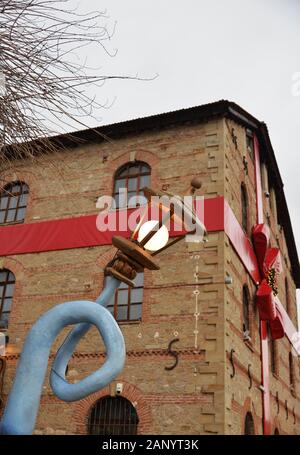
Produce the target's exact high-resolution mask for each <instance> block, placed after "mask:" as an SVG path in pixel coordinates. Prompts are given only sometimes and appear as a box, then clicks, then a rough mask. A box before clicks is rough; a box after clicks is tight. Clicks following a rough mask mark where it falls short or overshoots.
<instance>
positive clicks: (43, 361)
mask: <svg viewBox="0 0 300 455" xmlns="http://www.w3.org/2000/svg"><path fill="white" fill-rule="evenodd" d="M200 186H201V183H200V182H199V180H198V179H197V178H195V179H193V181H192V194H193V193H194V192H195V190H196V189H198V188H200ZM144 194H145V196H146V198H147V201H148V203H147V205H146V206H145V208H144V213H143V214H142V215H141V217H140V221H139V223H138V224H137V225H136V227H135V229H134V230H133V232H132V234H131V237H130V238H129V239H125V238H123V237H119V236H115V237H113V242H112V243H113V245H114V246H115V247H117V248H118V250H117V253H116V255H115V257H114V259H113V260H112V261H111V262H110V263H109V264H108V265H107V266H106V268H105V273H106V275H109V276H108V279H107V280H106V284H105V287H104V289H103V291H102V293H101V295H100V296H99V297H98V298H97V299H96V303H97V304H98V305H95V302H90V301H86V300H79V301H71V302H65V303H62V304H60V305H57V306H55V307H54V308H52V309H50V310H49V311H48V312H46V313H45V314H44V315H43V316H42V317H41V318H40V319H39V320H38V321H37V322H36V323H35V324H34V325H33V327H32V328H31V330H30V332H29V334H28V336H27V338H26V341H25V343H24V347H23V351H22V354H21V357H20V361H19V364H18V368H17V371H16V376H15V380H14V383H13V386H12V389H11V392H10V395H9V398H8V401H7V404H6V407H5V411H4V414H3V418H2V421H1V423H0V434H31V433H32V432H33V430H34V426H35V421H36V417H37V413H38V408H39V403H40V398H41V394H42V388H43V383H44V379H45V376H46V371H47V366H48V358H49V354H50V349H51V346H52V344H53V342H54V340H55V338H56V337H57V335H58V334H59V333H60V332H61V330H62V329H63V328H64V327H66V326H67V325H71V324H72V325H75V327H74V328H73V329H72V330H71V331H70V332H69V334H68V335H67V337H66V338H65V340H64V342H63V343H62V345H61V346H60V348H59V349H58V351H57V353H56V356H55V359H54V362H53V365H52V369H51V373H50V384H51V387H52V390H53V392H54V394H55V395H56V396H57V397H58V398H60V399H62V400H64V401H76V400H80V399H82V398H84V397H86V396H87V395H89V394H91V393H94V392H96V391H98V390H100V389H102V388H104V387H105V386H106V385H107V384H109V383H110V382H111V381H112V380H113V379H114V378H115V377H116V376H117V375H118V374H119V373H120V371H121V370H122V369H123V366H124V363H125V356H126V350H125V343H124V338H123V335H122V332H121V330H120V328H119V326H118V324H117V322H116V321H115V319H114V318H113V316H112V315H111V314H110V312H109V311H108V310H107V309H106V308H105V305H106V304H107V303H108V302H109V300H110V299H111V297H112V296H113V295H114V293H115V291H116V289H117V288H118V287H119V285H120V282H121V281H123V282H125V283H127V284H128V285H129V286H133V285H134V284H133V281H132V280H133V279H134V277H135V275H136V273H137V272H140V271H143V270H144V268H148V269H151V270H157V269H159V265H158V263H157V262H156V260H155V258H154V256H155V255H156V254H158V253H160V252H161V251H163V250H165V249H166V248H168V247H170V246H171V245H174V244H175V243H176V242H178V241H179V240H180V239H182V238H184V236H185V235H186V234H191V233H194V232H198V234H199V233H200V235H204V234H205V229H204V226H203V225H202V223H201V222H200V221H199V219H198V218H197V215H196V213H195V210H194V205H193V202H190V203H189V202H187V201H185V200H184V199H183V198H181V197H178V196H172V195H170V194H169V195H168V194H167V193H160V194H159V193H155V192H154V191H152V190H150V189H148V188H145V189H144ZM158 196H167V198H165V200H161V199H159V198H158ZM170 196H171V203H170V204H167V203H165V202H166V199H168V197H170ZM157 199H158V200H157ZM152 208H155V209H156V215H158V216H156V218H154V219H153V218H150V219H149V220H147V221H145V219H146V214H149V211H150V213H151V210H150V209H152ZM139 210H140V211H141V208H139ZM169 221H171V222H173V223H179V222H182V221H183V222H184V223H183V229H182V230H181V232H180V234H179V235H177V236H175V238H174V239H172V240H169V230H168V228H167V224H168V222H169ZM92 325H95V326H96V327H97V328H98V330H99V333H100V335H101V336H102V338H103V341H104V344H105V347H106V361H105V363H104V364H103V365H102V366H101V367H100V368H99V369H98V370H97V371H96V372H94V373H92V374H91V375H90V376H87V377H86V378H84V379H83V380H81V381H80V382H78V383H76V384H69V383H68V382H67V380H66V377H65V374H66V369H67V365H68V362H69V360H70V358H71V356H72V353H73V351H74V349H75V347H76V345H77V344H78V342H79V341H80V339H81V338H82V337H83V336H84V335H85V334H86V333H87V332H88V330H89V329H90V328H91V326H92Z"/></svg>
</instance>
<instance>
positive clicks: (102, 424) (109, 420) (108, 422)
mask: <svg viewBox="0 0 300 455" xmlns="http://www.w3.org/2000/svg"><path fill="white" fill-rule="evenodd" d="M138 422H139V419H138V415H137V412H136V410H135V408H134V406H133V405H132V404H131V403H130V401H128V400H126V398H123V397H110V396H107V397H103V398H101V399H100V400H99V401H97V402H96V404H95V405H94V406H93V408H92V409H91V412H90V415H89V419H88V434H91V435H135V434H137V427H138Z"/></svg>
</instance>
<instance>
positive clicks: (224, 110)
mask: <svg viewBox="0 0 300 455" xmlns="http://www.w3.org/2000/svg"><path fill="white" fill-rule="evenodd" d="M221 117H225V118H230V119H232V120H234V121H236V122H237V123H239V124H241V125H243V126H245V127H247V128H250V129H251V130H252V131H254V132H255V133H256V135H257V137H258V140H259V142H260V145H261V150H262V156H263V158H264V159H265V160H266V161H267V163H268V168H269V171H270V174H271V180H272V184H273V186H274V188H275V191H276V197H277V205H278V214H279V219H280V223H281V225H282V226H283V228H284V232H285V237H286V242H287V247H288V251H289V256H290V260H291V264H292V273H293V277H294V280H295V283H296V286H297V287H298V288H300V266H299V259H298V254H297V249H296V243H295V239H294V234H293V230H292V225H291V220H290V215H289V211H288V206H287V203H286V198H285V194H284V190H283V182H282V179H281V176H280V172H279V169H278V165H277V162H276V158H275V153H274V150H273V147H272V144H271V140H270V137H269V133H268V128H267V126H266V124H265V123H264V122H261V121H259V120H257V119H256V118H255V117H253V116H252V115H251V114H249V113H248V112H246V111H245V110H244V109H242V108H241V107H240V106H238V105H237V104H236V103H234V102H232V101H227V100H220V101H217V102H214V103H209V104H203V105H201V106H195V107H191V108H187V109H180V110H177V111H172V112H166V113H162V114H156V115H151V116H149V117H143V118H137V119H133V120H128V121H124V122H120V123H113V124H111V125H104V126H100V127H97V128H90V129H85V130H81V131H76V132H73V133H67V134H62V135H58V136H54V137H52V138H50V141H51V142H52V143H54V144H56V145H58V146H63V147H77V146H80V145H82V144H83V143H90V142H94V143H95V142H102V141H104V140H105V139H106V138H107V137H108V138H120V137H122V136H125V135H129V134H136V133H141V132H143V131H148V130H153V129H155V130H157V129H163V128H166V127H171V126H176V125H178V124H184V123H187V122H188V123H202V122H204V121H208V120H212V119H218V118H221Z"/></svg>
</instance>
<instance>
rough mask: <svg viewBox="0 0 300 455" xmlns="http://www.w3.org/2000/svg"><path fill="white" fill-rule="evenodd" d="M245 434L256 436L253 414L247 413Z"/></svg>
mask: <svg viewBox="0 0 300 455" xmlns="http://www.w3.org/2000/svg"><path fill="white" fill-rule="evenodd" d="M244 434H245V435H253V434H255V432H254V420H253V417H252V414H251V412H247V414H246V417H245V425H244Z"/></svg>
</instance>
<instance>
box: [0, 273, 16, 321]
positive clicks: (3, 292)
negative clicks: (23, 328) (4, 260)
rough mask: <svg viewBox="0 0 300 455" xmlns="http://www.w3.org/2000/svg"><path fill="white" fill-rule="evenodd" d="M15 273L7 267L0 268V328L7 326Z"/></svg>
mask: <svg viewBox="0 0 300 455" xmlns="http://www.w3.org/2000/svg"><path fill="white" fill-rule="evenodd" d="M15 282H16V280H15V275H14V274H13V273H12V272H10V271H9V270H7V269H2V270H0V328H2V329H3V328H4V329H6V328H7V326H8V320H9V314H10V309H11V304H12V298H13V293H14V287H15Z"/></svg>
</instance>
